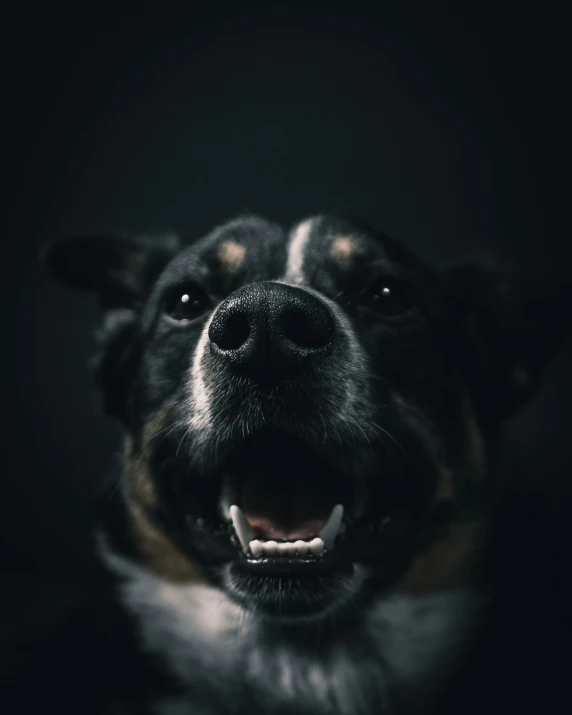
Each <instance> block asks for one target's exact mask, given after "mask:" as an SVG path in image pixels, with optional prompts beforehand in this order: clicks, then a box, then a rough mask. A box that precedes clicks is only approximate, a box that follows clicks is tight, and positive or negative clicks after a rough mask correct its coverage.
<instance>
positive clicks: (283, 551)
mask: <svg viewBox="0 0 572 715" xmlns="http://www.w3.org/2000/svg"><path fill="white" fill-rule="evenodd" d="M289 551H290V546H289V544H288V542H287V541H278V542H277V543H276V556H287V555H288V552H289Z"/></svg>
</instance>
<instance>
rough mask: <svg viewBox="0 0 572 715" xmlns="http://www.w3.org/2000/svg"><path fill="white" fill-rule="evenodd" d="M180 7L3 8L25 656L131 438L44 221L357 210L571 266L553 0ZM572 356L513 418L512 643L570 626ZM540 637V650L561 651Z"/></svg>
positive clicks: (69, 596)
mask: <svg viewBox="0 0 572 715" xmlns="http://www.w3.org/2000/svg"><path fill="white" fill-rule="evenodd" d="M158 7H159V6H157V7H155V9H154V10H152V11H151V10H143V9H138V10H137V11H133V12H132V13H130V14H127V13H126V14H125V15H120V14H119V13H115V14H114V13H110V12H109V13H104V12H103V11H102V10H101V9H99V8H98V7H96V6H95V5H90V6H89V8H88V9H86V8H83V9H81V10H77V9H76V10H75V11H71V10H68V9H66V10H64V9H63V8H62V9H58V8H57V7H54V6H53V5H50V8H49V11H46V10H43V11H42V10H40V9H39V8H33V7H32V6H30V7H26V9H25V10H23V11H22V15H21V16H19V17H16V16H15V14H12V15H10V16H9V17H8V18H7V20H8V21H7V23H6V25H5V34H6V41H5V43H4V47H3V54H4V62H3V69H4V76H5V82H4V84H3V96H4V99H5V101H6V103H5V109H4V110H3V111H4V113H5V117H7V118H8V119H9V120H10V122H9V129H8V130H7V131H6V132H5V137H4V138H5V140H6V153H5V155H6V156H7V158H8V161H7V162H5V164H4V166H5V175H6V179H7V184H8V190H7V191H6V190H5V191H4V198H5V200H6V208H5V216H6V217H7V220H6V221H5V222H4V226H5V233H4V241H3V244H2V250H3V257H4V260H3V262H2V265H3V271H2V281H3V286H4V288H5V290H6V293H5V295H6V298H5V306H6V307H7V308H8V310H7V311H6V314H7V318H6V319H5V320H4V326H3V327H4V331H3V334H4V337H5V340H4V341H3V342H4V353H5V355H4V357H5V360H6V368H5V379H6V384H7V388H8V389H7V392H8V400H7V401H6V404H5V408H7V409H6V412H5V417H6V424H5V425H4V429H3V432H4V436H5V448H4V450H3V451H4V456H5V457H7V458H8V464H7V466H6V467H5V468H4V469H3V476H2V487H1V489H2V494H1V499H0V504H1V507H0V511H1V516H2V518H1V520H0V529H1V535H2V542H3V545H2V552H1V556H2V559H3V564H4V568H3V571H4V574H5V575H6V576H7V578H6V579H5V581H6V585H5V586H3V591H4V592H3V595H4V596H5V597H7V603H8V606H7V608H4V609H3V611H2V612H3V614H4V615H7V619H6V620H7V625H8V629H7V631H8V634H9V636H10V637H11V638H12V640H11V642H12V644H14V643H17V644H19V645H22V644H25V645H24V646H22V651H24V650H25V651H26V655H25V657H24V656H21V654H20V655H19V656H18V657H16V662H17V663H20V662H22V663H25V664H28V663H29V655H28V654H29V653H30V652H33V646H32V645H31V644H32V643H33V642H34V637H35V634H36V633H37V632H39V631H42V629H44V630H45V624H46V623H48V624H50V627H53V628H56V629H57V624H58V623H59V622H60V621H59V619H62V620H63V619H65V618H67V617H68V616H69V613H70V612H73V609H74V608H76V607H77V604H78V603H79V602H81V600H82V599H83V598H84V596H85V593H86V592H88V591H89V589H90V579H91V575H92V572H93V563H92V561H91V557H90V553H89V538H90V536H89V530H88V527H89V524H90V518H91V514H92V509H93V504H94V495H95V493H96V491H97V487H98V483H99V482H100V480H101V476H102V474H104V473H105V472H106V471H108V470H109V469H110V468H111V467H112V465H113V458H114V453H115V452H116V450H117V449H118V447H119V445H120V430H119V428H118V426H116V425H114V424H113V423H112V422H110V421H109V420H107V419H106V418H105V417H104V416H103V415H102V414H101V411H100V408H99V406H98V403H97V401H96V399H95V397H94V396H93V394H92V391H91V387H90V382H89V371H88V368H87V361H88V359H89V357H90V354H91V350H92V337H91V336H92V330H93V328H94V326H95V324H96V321H97V319H98V313H97V307H96V305H95V301H94V300H93V299H92V298H91V297H90V296H86V295H81V294H72V293H69V292H67V291H65V290H63V289H59V288H57V287H55V286H53V285H51V284H50V282H49V280H48V279H47V278H46V277H45V276H43V275H42V274H41V272H40V269H39V263H38V258H37V256H38V251H39V249H40V247H41V246H42V245H43V244H44V243H46V242H47V241H48V240H50V239H51V238H54V237H57V236H59V235H61V234H67V233H70V232H74V231H78V232H79V231H90V230H143V231H145V230H149V229H163V228H164V229H176V230H178V231H180V232H181V233H182V234H183V236H185V237H187V238H188V239H189V240H191V239H194V238H197V237H199V236H200V235H201V234H203V233H205V232H206V231H208V230H209V229H210V228H211V227H212V226H213V225H214V224H216V223H219V222H221V221H223V220H224V219H226V218H229V217H231V216H233V215H235V214H236V213H238V212H240V211H244V210H250V211H254V212H259V213H262V214H263V215H266V216H267V217H268V218H270V219H274V220H277V221H283V222H287V223H290V222H293V221H295V220H297V219H299V218H300V217H302V216H304V215H305V214H309V213H314V212H317V211H322V210H335V211H337V212H340V213H350V214H353V215H356V216H358V217H360V218H362V219H364V220H365V221H368V222H370V223H372V224H374V225H376V226H377V227H379V228H382V229H384V230H385V231H386V232H388V233H390V234H392V235H394V236H396V237H398V238H401V239H403V240H405V241H406V242H408V243H409V244H410V245H411V246H412V247H414V248H416V249H417V250H418V251H419V252H421V253H422V254H423V255H424V256H426V257H428V258H430V259H432V260H433V261H435V262H437V263H448V262H455V261H466V260H472V259H479V260H484V261H486V262H487V263H488V264H489V265H499V266H501V267H509V266H511V267H514V268H515V269H517V270H522V271H530V270H535V271H537V272H550V271H558V272H561V271H562V270H564V271H568V270H569V267H570V249H569V245H568V236H569V226H568V224H567V223H566V221H565V220H563V213H564V211H563V201H564V188H563V186H564V184H563V183H562V180H561V178H560V174H561V172H562V171H563V169H564V159H563V158H562V157H563V151H564V137H565V132H566V129H567V127H568V115H567V114H566V113H565V108H566V106H567V98H566V93H567V91H568V90H567V86H568V85H569V82H568V76H567V70H566V64H567V60H568V53H567V49H566V47H567V41H566V38H565V37H564V30H563V27H564V20H563V17H562V15H560V14H558V13H557V11H556V5H551V4H550V3H543V5H542V7H541V8H540V9H539V8H532V7H531V8H528V7H526V6H525V7H523V6H522V4H519V5H517V4H514V5H511V4H509V3H506V2H503V3H495V4H494V5H492V4H491V5H490V6H488V5H487V4H486V3H485V4H483V3H479V4H478V5H476V6H475V7H471V6H470V5H467V4H463V5H462V8H459V7H457V9H453V8H448V9H447V10H445V9H444V8H443V9H440V8H438V7H437V6H436V5H434V4H432V3H427V4H421V3H420V4H419V5H418V6H417V7H415V6H411V5H409V6H408V9H405V8H404V7H401V6H400V5H398V4H397V3H395V4H382V5H380V6H379V7H378V8H377V9H376V10H375V12H374V11H373V10H372V9H368V10H366V9H365V7H360V5H359V4H357V3H352V4H348V5H347V6H345V7H343V8H342V7H334V6H332V5H330V6H328V7H322V8H319V7H312V6H310V5H305V6H304V7H303V8H300V9H296V7H295V6H294V5H293V4H282V5H281V6H280V5H272V6H270V5H269V6H267V7H255V6H254V5H248V6H241V7H236V6H232V7H231V6H227V5H220V4H213V5H211V6H210V7H209V9H199V7H198V6H192V5H189V6H188V7H187V10H186V11H185V12H184V13H178V14H176V15H173V14H171V15H168V14H167V13H166V12H165V13H161V12H160V11H159V10H158V9H157V8H158ZM555 309H557V306H555ZM563 319H564V320H566V319H570V318H569V317H567V316H563ZM570 355H571V351H570V350H569V349H568V351H566V349H564V350H563V351H562V353H561V354H560V355H559V356H558V357H557V359H556V360H555V361H554V363H553V364H552V366H551V367H550V368H549V370H548V372H547V377H546V381H545V383H544V385H543V388H542V390H541V392H540V393H539V395H538V397H537V399H536V400H535V401H534V402H533V403H532V404H531V406H530V407H529V408H528V409H527V410H526V411H525V412H524V413H523V415H521V417H520V418H519V419H517V420H515V421H514V422H513V423H512V424H511V425H510V426H509V441H508V442H507V444H508V445H509V450H508V452H509V454H510V458H509V460H508V468H507V474H509V475H510V478H511V480H512V482H511V484H512V485H513V486H512V487H511V489H512V491H510V498H507V500H506V505H507V506H506V509H507V516H506V519H505V520H504V522H503V523H504V524H505V525H506V526H505V530H504V531H505V532H506V534H505V536H506V538H504V539H503V540H502V541H501V542H499V543H500V545H499V548H498V550H497V551H496V552H495V553H496V558H497V565H498V569H499V574H501V580H503V583H504V584H505V585H506V587H507V589H508V590H507V593H510V598H512V597H513V596H514V595H515V594H518V597H519V599H521V600H522V599H525V600H524V601H523V602H522V603H524V604H525V605H521V606H520V610H519V609H516V611H515V612H514V611H511V609H509V611H511V612H510V613H509V618H508V621H507V623H509V624H512V625H510V626H509V627H507V628H508V630H507V631H506V634H507V635H505V646H506V644H507V643H509V642H510V641H511V639H512V638H513V637H520V638H521V641H519V642H522V637H523V635H522V634H523V630H522V629H523V619H526V623H527V626H526V628H528V629H530V628H532V629H533V630H534V628H535V626H534V624H539V622H540V620H541V616H540V613H542V621H543V626H542V629H544V628H545V626H546V623H547V620H546V619H548V622H549V623H550V628H553V629H554V632H558V631H559V623H560V622H559V620H558V619H559V618H560V615H561V613H560V611H558V610H557V609H556V607H555V606H554V601H553V593H554V592H555V591H558V590H559V587H560V581H559V580H558V578H559V576H558V574H559V573H560V570H559V566H560V564H559V562H558V558H560V552H559V551H557V549H556V545H557V544H559V543H560V542H561V541H562V539H563V536H562V534H563V533H564V532H562V533H561V532H560V531H557V529H558V528H559V525H560V523H561V522H562V521H564V520H566V518H567V517H566V516H565V514H566V511H565V500H564V498H563V492H562V494H561V492H559V491H558V489H559V488H560V487H559V484H560V478H561V477H562V476H564V475H567V473H568V472H569V471H570V469H569V468H567V466H569V465H570V464H572V455H571V454H570V447H569V445H568V434H569V432H570V428H571V427H572V419H571V418H570V415H569V410H568V407H567V406H568V404H570V398H571V397H572V380H571V378H570V369H569V367H570V364H571V362H570ZM14 457H15V459H14ZM555 495H557V496H555ZM503 533H504V532H503ZM555 549H556V550H555ZM555 554H558V558H557V557H556V555H555ZM541 598H542V599H543V600H542V601H539V600H538V599H541ZM508 599H509V596H507V600H508ZM553 606H554V607H553ZM511 618H512V621H511ZM531 623H532V624H533V625H532V626H531V625H530V624H531ZM54 624H55V625H54ZM510 628H512V629H513V630H512V631H511V630H510ZM542 629H541V627H540V625H538V626H537V630H538V632H539V633H540V631H541V630H542ZM527 632H530V631H527ZM534 632H535V633H536V631H534ZM536 635H537V636H538V637H540V636H539V635H538V633H536ZM555 637H556V636H555ZM525 640H526V639H525ZM526 642H527V643H528V648H529V650H528V651H527V652H528V653H529V654H530V657H531V658H533V659H536V661H535V662H536V663H538V662H539V661H540V660H541V659H542V658H541V657H540V654H541V651H542V652H546V649H547V648H548V649H549V651H550V652H553V651H552V648H553V647H555V646H554V643H553V642H552V641H550V642H548V641H546V642H544V641H543V642H542V643H541V644H536V643H535V642H533V641H532V640H530V638H529V637H528V640H527V641H526ZM28 644H30V645H28ZM12 647H14V646H13V645H12ZM16 650H18V647H16ZM13 652H15V651H13ZM513 656H514V654H513V655H512V656H511V658H513ZM19 658H20V660H19ZM32 660H33V658H32ZM509 660H510V658H509ZM35 662H36V661H34V663H35ZM30 672H32V671H30ZM553 672H554V673H556V672H557V667H556V665H555V670H554V671H553ZM515 682H516V681H515ZM553 685H554V683H552V685H551V686H550V687H551V688H552V687H553Z"/></svg>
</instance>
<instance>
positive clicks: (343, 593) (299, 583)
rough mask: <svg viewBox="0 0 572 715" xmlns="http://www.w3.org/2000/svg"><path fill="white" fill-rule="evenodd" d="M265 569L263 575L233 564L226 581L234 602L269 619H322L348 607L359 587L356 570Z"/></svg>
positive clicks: (311, 568)
mask: <svg viewBox="0 0 572 715" xmlns="http://www.w3.org/2000/svg"><path fill="white" fill-rule="evenodd" d="M277 560H278V559H272V561H277ZM263 568H264V567H263ZM268 568H269V569H271V570H270V571H268V570H267V571H266V573H265V572H264V571H263V570H252V569H249V568H248V566H246V568H245V567H244V565H243V566H241V565H240V564H239V563H238V562H234V563H233V564H231V565H230V567H229V569H228V572H227V578H226V579H225V580H226V586H227V591H228V593H229V595H230V597H231V598H232V599H233V600H234V601H235V602H237V603H238V604H240V605H241V606H243V607H244V608H246V610H249V611H253V612H255V613H256V614H258V615H261V616H263V617H266V618H271V619H288V620H289V621H293V620H296V619H319V618H323V617H325V616H328V615H329V614H331V613H332V612H338V611H339V610H340V609H341V608H343V606H344V605H347V604H348V603H349V602H350V601H351V600H352V598H353V597H354V596H356V595H357V593H358V591H359V585H361V584H360V583H359V582H360V580H361V579H360V578H359V577H357V576H356V573H355V571H356V568H355V567H350V568H344V569H343V570H341V569H336V570H332V569H331V568H326V567H324V568H322V569H316V566H315V565H314V564H312V567H310V566H304V565H302V564H297V568H296V569H295V570H293V569H292V568H290V569H288V568H287V567H286V564H284V565H283V569H275V568H273V565H272V567H271V566H268Z"/></svg>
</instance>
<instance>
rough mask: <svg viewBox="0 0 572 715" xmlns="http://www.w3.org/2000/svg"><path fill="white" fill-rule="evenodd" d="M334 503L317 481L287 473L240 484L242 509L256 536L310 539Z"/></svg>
mask: <svg viewBox="0 0 572 715" xmlns="http://www.w3.org/2000/svg"><path fill="white" fill-rule="evenodd" d="M334 504H335V497H334V496H333V495H332V497H331V498H330V497H329V496H328V495H327V494H325V493H324V489H323V485H322V488H320V486H318V485H311V484H308V482H307V481H305V480H302V479H299V478H296V477H289V478H287V479H285V478H284V477H282V478H281V479H272V477H270V476H267V477H266V478H259V477H253V478H250V479H247V480H246V482H245V483H244V484H243V486H242V489H241V494H240V506H241V509H242V511H243V513H244V515H245V517H246V519H247V521H248V523H249V524H250V527H251V528H252V530H253V532H254V533H255V534H256V536H258V537H263V538H265V539H285V540H288V541H293V540H296V539H304V540H306V539H310V538H312V537H314V536H316V534H317V533H318V532H319V531H320V529H321V528H322V527H323V526H324V524H325V523H326V520H327V518H328V516H329V515H330V512H331V510H332V508H333V506H334Z"/></svg>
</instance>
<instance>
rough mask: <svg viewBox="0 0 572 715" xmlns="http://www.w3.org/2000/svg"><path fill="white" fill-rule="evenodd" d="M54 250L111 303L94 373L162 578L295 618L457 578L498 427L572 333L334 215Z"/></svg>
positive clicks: (54, 258) (133, 522)
mask: <svg viewBox="0 0 572 715" xmlns="http://www.w3.org/2000/svg"><path fill="white" fill-rule="evenodd" d="M45 258H46V262H47V265H48V268H49V269H50V270H51V272H52V273H53V274H54V275H55V276H56V278H57V279H58V280H59V281H60V282H61V283H63V284H66V285H69V286H73V287H77V288H82V289H91V290H93V291H95V292H97V294H98V295H99V298H100V301H101V304H102V307H103V309H104V311H105V319H104V326H103V329H102V331H101V334H100V341H101V351H100V354H99V356H98V358H97V362H96V366H95V367H96V375H97V379H98V381H99V384H100V386H101V388H102V390H103V394H104V399H105V404H106V406H107V408H108V409H109V411H110V412H112V413H113V414H115V415H116V416H118V417H119V418H120V419H121V420H122V421H123V422H124V424H125V427H126V429H127V434H128V437H127V440H126V447H125V470H124V476H123V486H124V489H123V492H122V495H123V497H124V504H125V507H126V510H127V514H128V522H129V525H130V526H129V533H130V534H131V535H132V536H133V544H134V548H135V549H137V550H138V551H139V553H140V554H141V556H142V557H143V558H144V559H145V560H146V561H147V563H148V565H149V567H150V568H152V569H154V570H155V571H156V572H157V573H159V574H161V575H162V576H164V577H165V578H170V579H174V580H179V581H186V580H191V581H192V580H195V579H206V580H208V581H210V582H212V583H216V584H218V585H219V586H220V587H221V588H223V589H225V590H226V591H227V592H228V594H229V595H230V596H231V598H232V599H234V600H236V601H238V602H240V603H241V604H243V605H244V606H246V607H247V608H251V609H254V608H256V609H257V611H258V612H260V613H262V614H265V615H266V616H268V617H278V616H281V617H283V618H289V617H290V618H291V617H293V616H303V617H310V616H312V617H319V616H321V615H324V614H327V613H329V612H331V611H333V610H338V609H340V608H342V607H343V606H344V605H346V604H350V603H351V604H353V605H355V603H356V599H357V600H359V599H360V598H367V597H370V596H371V595H372V594H375V593H379V592H380V591H384V590H387V589H389V588H391V587H394V586H395V585H396V584H399V583H401V584H409V585H410V586H411V587H412V588H413V587H415V586H414V585H412V584H414V583H415V579H417V581H419V579H420V578H421V580H423V579H425V580H428V581H431V579H433V580H437V581H438V580H439V578H441V576H442V571H443V568H445V571H446V570H447V568H449V567H450V569H451V568H452V570H453V571H454V572H455V574H456V575H455V578H456V577H457V576H459V573H458V569H457V567H458V566H459V564H460V562H463V561H464V557H465V555H466V554H465V551H466V550H465V547H464V544H465V543H466V542H465V541H464V539H465V540H466V535H467V533H468V532H469V531H471V529H472V526H473V524H474V521H475V518H474V517H475V513H476V511H478V505H479V501H480V495H481V494H482V491H483V488H484V482H485V476H486V473H487V462H488V460H489V459H490V456H491V453H492V450H493V449H494V440H495V436H496V434H497V431H498V427H499V424H500V422H501V420H502V419H503V418H505V417H506V416H507V415H508V414H510V412H511V410H513V409H514V408H515V407H516V406H517V405H518V403H519V401H521V400H522V399H523V398H524V397H526V395H527V394H528V393H529V392H530V389H531V388H532V386H533V384H534V381H535V377H536V375H537V374H538V372H539V369H540V368H541V367H542V364H543V362H544V361H545V360H546V359H547V358H548V357H549V356H550V355H551V353H552V352H554V349H555V346H556V344H557V340H558V339H559V338H560V337H561V336H560V335H557V334H556V333H554V332H553V331H551V330H548V329H547V330H545V332H544V333H542V331H541V328H540V326H541V325H543V323H542V320H541V321H539V320H538V312H534V311H535V310H536V311H537V310H538V305H540V303H538V301H535V302H534V303H529V304H528V307H526V305H525V303H523V301H522V300H521V296H520V293H519V290H518V286H517V285H516V284H515V283H514V282H513V281H511V280H509V281H507V280H501V279H500V278H499V277H498V276H496V275H494V274H493V273H491V272H489V271H486V270H483V269H477V268H460V269H456V270H451V269H449V270H437V269H433V268H430V267H428V266H426V265H425V264H424V263H423V262H422V261H421V260H420V259H419V258H417V257H416V256H415V255H413V254H412V253H410V252H409V251H408V250H407V249H406V248H404V247H403V246H402V245H400V244H399V243H397V242H395V241H393V240H391V239H389V238H387V237H386V236H384V235H381V234H379V233H377V232H375V231H372V230H370V229H368V228H365V227H362V226H360V225H357V224H353V223H349V222H346V221H344V220H341V219H338V218H335V217H329V216H319V217H315V218H312V219H308V220H305V221H303V222H301V223H300V224H298V225H297V226H295V227H294V228H293V229H292V231H290V232H289V233H286V232H284V231H283V230H282V229H281V228H280V227H279V226H276V225H274V224H271V223H268V222H267V221H265V220H262V219H260V218H257V217H243V218H239V219H237V220H235V221H232V222H230V223H227V224H225V225H223V226H221V227H219V228H217V229H216V230H214V231H213V232H212V233H211V234H209V235H208V236H206V237H205V238H203V239H201V240H199V241H196V242H195V243H193V244H192V245H190V246H188V247H186V248H181V247H180V245H179V242H178V239H177V238H176V237H173V236H162V237H156V238H149V237H130V238H123V239H115V238H106V237H92V236H87V237H70V238H66V239H62V240H60V241H56V242H55V243H53V244H51V245H50V246H49V247H48V249H47V251H46V253H45ZM515 286H516V289H515ZM533 308H534V310H533ZM541 317H542V315H541ZM452 524H454V525H456V526H457V527H459V525H460V526H461V527H462V528H465V527H467V529H468V531H465V532H463V534H461V532H460V531H455V529H454V526H452ZM447 535H448V536H449V537H451V538H452V546H453V556H451V553H452V552H451V549H449V550H448V551H447V554H444V553H442V552H439V550H437V552H435V551H434V546H435V544H437V545H438V544H442V543H443V540H444V539H445V537H446V536H447ZM451 538H450V539H449V542H448V545H449V547H450V546H451ZM469 540H470V539H469ZM432 549H433V551H432ZM455 549H457V552H459V553H457V552H455ZM435 553H437V562H436V561H435V560H433V561H431V560H430V558H434V554H435ZM431 554H433V557H431ZM455 554H456V555H455ZM459 554H460V555H459ZM424 558H425V561H424ZM427 558H429V561H427ZM445 561H446V562H447V564H446V565H445V567H444V562H445ZM451 561H452V562H454V563H453V565H452V566H451V563H450V562H451ZM423 569H425V570H423ZM450 576H451V573H449V572H448V575H446V577H445V581H447V578H449V577H450Z"/></svg>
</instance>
